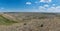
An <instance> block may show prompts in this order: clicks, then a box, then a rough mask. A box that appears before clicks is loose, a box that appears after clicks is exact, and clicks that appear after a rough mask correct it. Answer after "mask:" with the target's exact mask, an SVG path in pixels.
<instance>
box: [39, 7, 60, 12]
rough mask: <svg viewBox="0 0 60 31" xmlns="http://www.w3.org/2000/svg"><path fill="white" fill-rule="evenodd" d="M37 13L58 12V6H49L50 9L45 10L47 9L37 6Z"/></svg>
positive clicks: (59, 10)
mask: <svg viewBox="0 0 60 31" xmlns="http://www.w3.org/2000/svg"><path fill="white" fill-rule="evenodd" d="M39 11H40V12H60V6H57V7H53V6H51V7H50V8H47V9H46V8H45V7H41V6H39Z"/></svg>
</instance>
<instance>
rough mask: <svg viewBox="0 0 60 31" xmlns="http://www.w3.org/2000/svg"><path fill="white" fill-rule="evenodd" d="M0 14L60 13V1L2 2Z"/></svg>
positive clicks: (0, 1)
mask: <svg viewBox="0 0 60 31" xmlns="http://www.w3.org/2000/svg"><path fill="white" fill-rule="evenodd" d="M0 12H60V0H0Z"/></svg>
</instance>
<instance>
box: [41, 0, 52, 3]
mask: <svg viewBox="0 0 60 31" xmlns="http://www.w3.org/2000/svg"><path fill="white" fill-rule="evenodd" d="M51 1H52V0H40V2H43V3H49V2H51Z"/></svg>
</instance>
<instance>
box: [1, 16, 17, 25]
mask: <svg viewBox="0 0 60 31" xmlns="http://www.w3.org/2000/svg"><path fill="white" fill-rule="evenodd" d="M13 23H17V22H16V21H13V20H10V19H7V18H5V17H3V16H2V15H0V25H10V24H13Z"/></svg>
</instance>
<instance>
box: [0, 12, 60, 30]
mask: <svg viewBox="0 0 60 31" xmlns="http://www.w3.org/2000/svg"><path fill="white" fill-rule="evenodd" d="M0 31H60V14H59V13H37V12H36V13H35V12H34V13H33V12H5V13H1V14H0Z"/></svg>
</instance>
